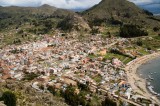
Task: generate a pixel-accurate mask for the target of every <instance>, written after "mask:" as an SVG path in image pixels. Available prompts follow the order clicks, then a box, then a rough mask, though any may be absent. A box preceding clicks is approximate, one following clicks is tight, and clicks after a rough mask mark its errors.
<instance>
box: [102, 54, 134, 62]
mask: <svg viewBox="0 0 160 106" xmlns="http://www.w3.org/2000/svg"><path fill="white" fill-rule="evenodd" d="M104 58H105V59H109V60H111V59H112V58H118V59H119V60H121V61H122V62H123V63H124V64H127V63H128V62H130V61H132V58H130V57H126V56H124V55H120V54H114V53H107V54H106V55H105V57H104Z"/></svg>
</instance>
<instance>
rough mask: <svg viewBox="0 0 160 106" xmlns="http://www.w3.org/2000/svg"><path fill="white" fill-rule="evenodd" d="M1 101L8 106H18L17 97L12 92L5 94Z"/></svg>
mask: <svg viewBox="0 0 160 106" xmlns="http://www.w3.org/2000/svg"><path fill="white" fill-rule="evenodd" d="M1 99H2V100H3V101H4V104H6V105H7V106H16V96H15V94H14V93H12V92H11V91H6V92H4V93H3V95H2V98H1Z"/></svg>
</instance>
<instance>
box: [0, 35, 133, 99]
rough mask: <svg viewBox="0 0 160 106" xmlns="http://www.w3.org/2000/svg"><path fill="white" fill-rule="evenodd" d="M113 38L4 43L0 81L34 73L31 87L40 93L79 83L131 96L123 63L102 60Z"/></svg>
mask: <svg viewBox="0 0 160 106" xmlns="http://www.w3.org/2000/svg"><path fill="white" fill-rule="evenodd" d="M116 41H117V39H114V38H112V39H103V40H102V38H100V37H99V36H92V37H91V38H90V39H88V40H86V41H85V40H84V41H82V42H80V41H78V40H75V39H71V38H70V39H69V40H68V39H65V38H64V37H62V36H54V37H44V39H43V40H40V41H37V42H32V43H27V44H22V45H10V46H7V47H5V48H3V49H0V81H5V80H6V79H8V78H11V79H14V80H25V78H26V75H32V74H36V75H37V77H36V78H34V79H33V80H32V81H31V86H32V87H33V88H35V89H36V90H38V91H41V92H43V91H44V90H47V88H48V87H53V88H54V89H57V90H59V89H61V90H65V89H66V87H67V86H68V85H70V84H71V85H73V86H77V84H78V83H81V84H84V85H88V86H89V90H90V91H91V92H99V93H109V94H111V95H113V96H114V97H119V95H120V96H123V97H125V98H128V99H130V97H131V95H132V89H131V87H130V85H129V84H128V83H127V76H126V73H125V71H124V70H123V67H124V65H123V63H122V62H121V61H120V60H119V59H118V58H113V59H112V60H103V57H104V56H105V55H106V54H107V52H108V48H109V46H111V45H112V44H115V42H116ZM27 77H29V76H27ZM77 92H78V91H77Z"/></svg>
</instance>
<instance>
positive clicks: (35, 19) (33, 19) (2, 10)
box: [0, 4, 75, 30]
mask: <svg viewBox="0 0 160 106" xmlns="http://www.w3.org/2000/svg"><path fill="white" fill-rule="evenodd" d="M69 14H75V12H73V11H69V10H65V9H58V8H56V7H53V6H49V5H46V4H45V5H42V6H40V7H17V6H10V7H0V30H3V29H5V28H7V27H11V26H14V28H17V27H20V26H21V25H24V24H25V23H29V24H30V25H34V26H36V28H47V27H46V26H50V29H51V28H54V27H56V25H57V24H58V22H60V21H61V20H63V19H64V18H65V17H67V16H68V15H69ZM48 24H51V25H48Z"/></svg>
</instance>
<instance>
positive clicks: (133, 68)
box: [125, 52, 160, 105]
mask: <svg viewBox="0 0 160 106" xmlns="http://www.w3.org/2000/svg"><path fill="white" fill-rule="evenodd" d="M158 56H160V52H157V53H152V54H149V55H145V56H142V57H138V58H136V59H134V60H132V61H131V62H129V63H128V64H127V65H126V67H125V71H126V73H127V78H128V79H129V80H128V83H129V84H130V85H131V87H132V89H133V91H134V92H137V93H138V94H141V95H142V96H144V97H145V98H147V99H150V100H152V101H154V103H157V104H158V105H160V100H159V99H158V98H157V97H156V96H155V95H153V94H152V93H151V92H150V91H149V90H148V89H147V84H146V80H145V79H143V78H141V77H140V76H139V75H138V74H137V70H138V68H139V67H140V66H141V65H143V64H145V63H147V62H148V61H150V60H153V59H154V58H156V57H158Z"/></svg>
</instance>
